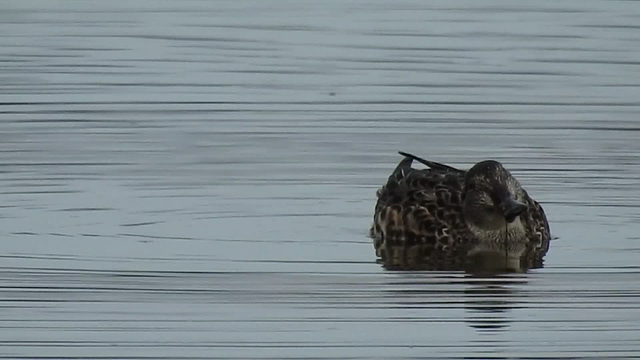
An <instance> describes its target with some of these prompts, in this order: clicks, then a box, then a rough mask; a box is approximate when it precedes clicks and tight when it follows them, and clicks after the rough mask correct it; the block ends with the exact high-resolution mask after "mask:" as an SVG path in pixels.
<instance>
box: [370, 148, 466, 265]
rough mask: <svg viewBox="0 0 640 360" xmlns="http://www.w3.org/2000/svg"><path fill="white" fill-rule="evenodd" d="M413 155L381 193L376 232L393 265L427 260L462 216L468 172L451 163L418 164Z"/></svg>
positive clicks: (386, 260) (385, 259) (385, 256)
mask: <svg viewBox="0 0 640 360" xmlns="http://www.w3.org/2000/svg"><path fill="white" fill-rule="evenodd" d="M413 160H414V158H411V157H408V156H407V157H405V158H404V159H403V160H402V161H400V163H399V164H398V166H397V167H396V169H395V170H394V171H393V173H392V174H391V176H389V179H388V181H387V183H386V184H385V185H384V186H383V187H382V188H380V190H378V193H377V195H378V201H377V203H376V209H375V214H374V221H373V226H372V227H371V232H370V234H371V237H372V238H373V239H374V247H375V249H376V253H377V255H378V256H379V257H380V258H381V259H382V261H383V263H385V266H387V267H406V268H412V267H415V266H417V265H419V264H421V263H422V265H426V264H424V261H425V257H428V256H430V255H429V254H436V253H437V251H436V250H437V249H439V246H441V244H444V243H448V242H447V241H446V240H444V239H443V238H445V237H447V236H450V230H451V229H452V228H454V224H456V223H458V222H459V221H461V219H462V217H461V210H460V206H461V194H462V184H463V182H464V172H463V171H452V170H451V169H453V168H451V169H449V167H446V165H443V166H445V167H446V169H443V168H439V167H437V166H436V168H435V169H434V168H430V169H424V170H420V169H413V168H412V167H411V162H412V161H413ZM440 251H441V250H440ZM421 259H422V260H421ZM432 261H437V259H436V260H430V262H429V263H430V264H433V263H432Z"/></svg>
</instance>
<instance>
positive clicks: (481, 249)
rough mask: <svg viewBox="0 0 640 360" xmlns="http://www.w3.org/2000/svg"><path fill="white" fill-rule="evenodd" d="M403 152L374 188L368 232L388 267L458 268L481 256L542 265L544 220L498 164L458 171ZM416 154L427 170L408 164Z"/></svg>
mask: <svg viewBox="0 0 640 360" xmlns="http://www.w3.org/2000/svg"><path fill="white" fill-rule="evenodd" d="M400 154H401V155H403V156H404V159H403V160H402V161H400V164H398V166H397V167H396V169H395V170H394V171H393V173H392V174H391V176H390V177H389V180H388V181H387V184H386V185H384V186H383V187H382V188H381V189H380V190H378V193H377V195H378V202H377V203H376V208H375V214H374V217H373V225H372V226H371V230H370V235H371V237H372V238H373V243H374V247H375V250H376V255H377V256H378V257H379V258H380V260H381V261H382V263H383V265H384V266H385V267H386V268H388V269H400V270H462V269H468V268H470V267H473V266H474V265H478V263H477V262H478V261H482V262H483V265H480V266H483V267H484V265H487V264H486V262H487V261H489V262H490V263H491V264H490V265H489V266H492V267H493V266H496V265H497V266H499V267H501V268H502V267H504V268H506V269H515V270H521V269H526V268H530V267H540V266H542V258H543V257H544V255H545V254H546V252H547V250H548V249H549V240H550V234H549V224H548V222H547V218H546V216H545V214H544V211H543V210H542V207H541V206H540V204H538V203H537V202H536V201H534V200H533V199H531V198H530V197H529V195H528V194H527V192H526V191H525V190H524V189H523V188H522V186H520V184H519V183H518V181H517V180H516V179H515V178H514V177H513V176H512V175H511V174H510V173H509V171H507V170H506V169H505V168H504V167H502V164H500V163H499V162H497V161H492V160H486V161H482V162H479V163H477V164H476V165H474V166H473V167H472V168H471V169H470V170H468V171H462V170H458V169H455V168H453V167H450V166H447V165H443V164H439V163H436V162H432V161H427V160H424V159H421V158H419V157H417V156H414V155H411V154H407V153H403V152H400ZM413 160H416V161H418V162H420V163H422V164H424V165H426V166H428V167H429V169H424V170H419V169H414V168H412V167H411V163H412V162H413ZM498 264H499V265H498Z"/></svg>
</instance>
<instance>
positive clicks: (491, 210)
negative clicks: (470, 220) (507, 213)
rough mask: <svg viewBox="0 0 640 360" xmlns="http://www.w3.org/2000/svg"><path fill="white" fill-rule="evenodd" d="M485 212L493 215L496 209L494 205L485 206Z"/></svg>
mask: <svg viewBox="0 0 640 360" xmlns="http://www.w3.org/2000/svg"><path fill="white" fill-rule="evenodd" d="M483 208H484V211H485V212H488V213H492V212H493V211H494V210H495V207H494V206H493V205H485V206H483Z"/></svg>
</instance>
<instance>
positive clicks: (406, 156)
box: [396, 151, 462, 172]
mask: <svg viewBox="0 0 640 360" xmlns="http://www.w3.org/2000/svg"><path fill="white" fill-rule="evenodd" d="M398 153H399V154H400V155H402V156H404V159H403V160H402V161H401V162H400V164H398V168H399V167H400V166H401V165H403V163H404V162H405V161H406V160H408V159H410V160H409V166H411V160H415V161H417V162H419V163H421V164H424V165H426V166H428V167H430V168H432V169H433V170H441V171H454V172H462V170H458V169H456V168H454V167H451V166H449V165H445V164H440V163H437V162H435V161H429V160H425V159H423V158H421V157H419V156H415V155H413V154H409V153H406V152H404V151H398ZM398 168H396V170H398Z"/></svg>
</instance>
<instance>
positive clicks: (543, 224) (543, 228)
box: [527, 198, 551, 268]
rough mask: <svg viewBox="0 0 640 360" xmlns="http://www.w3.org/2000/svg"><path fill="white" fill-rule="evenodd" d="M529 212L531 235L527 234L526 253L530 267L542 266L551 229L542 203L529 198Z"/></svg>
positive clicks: (547, 248)
mask: <svg viewBox="0 0 640 360" xmlns="http://www.w3.org/2000/svg"><path fill="white" fill-rule="evenodd" d="M529 213H530V221H531V222H530V227H531V235H530V236H529V244H528V245H527V253H528V254H530V255H529V258H530V259H529V260H530V261H531V264H530V265H531V267H533V268H537V267H541V266H542V258H543V257H544V255H545V254H546V253H547V251H548V250H549V241H551V231H550V230H549V222H548V221H547V216H546V215H545V213H544V210H543V209H542V205H540V204H539V203H538V202H537V201H535V200H533V199H531V198H529Z"/></svg>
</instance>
